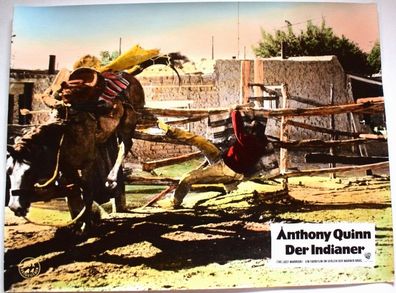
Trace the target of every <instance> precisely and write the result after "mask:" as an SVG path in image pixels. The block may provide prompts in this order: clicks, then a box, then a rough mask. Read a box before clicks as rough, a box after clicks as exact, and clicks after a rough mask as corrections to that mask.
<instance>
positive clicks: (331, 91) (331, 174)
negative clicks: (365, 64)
mask: <svg viewBox="0 0 396 293" xmlns="http://www.w3.org/2000/svg"><path fill="white" fill-rule="evenodd" d="M330 105H332V106H334V86H333V84H332V83H331V84H330ZM330 128H331V130H332V131H333V134H332V135H331V139H332V140H337V136H336V135H335V134H334V131H335V118H334V114H333V115H331V116H330ZM330 155H335V150H334V147H330ZM335 167H336V163H335V162H331V163H329V168H335ZM330 178H332V179H334V178H336V173H330Z"/></svg>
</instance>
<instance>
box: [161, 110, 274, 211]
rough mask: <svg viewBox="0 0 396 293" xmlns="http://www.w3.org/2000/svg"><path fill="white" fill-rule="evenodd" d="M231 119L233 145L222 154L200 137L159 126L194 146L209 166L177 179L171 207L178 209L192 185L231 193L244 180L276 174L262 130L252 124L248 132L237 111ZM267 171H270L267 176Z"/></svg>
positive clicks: (259, 125)
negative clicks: (220, 185) (212, 186)
mask: <svg viewBox="0 0 396 293" xmlns="http://www.w3.org/2000/svg"><path fill="white" fill-rule="evenodd" d="M231 119H232V126H233V130H234V135H235V137H236V141H235V142H234V143H233V144H232V145H231V146H230V147H229V148H228V149H227V150H226V151H225V152H224V153H223V154H222V152H221V151H220V150H219V149H218V148H217V147H216V146H215V145H214V144H212V143H211V142H209V141H208V140H206V139H205V138H204V137H202V136H199V135H196V134H194V133H191V132H187V131H184V130H181V129H178V128H173V127H170V126H169V125H167V124H165V123H163V122H161V121H159V122H158V127H159V128H161V129H162V130H164V131H165V133H166V135H167V136H169V137H172V138H176V139H178V140H181V141H183V142H186V143H188V144H190V145H194V146H196V147H197V148H198V149H200V150H201V152H202V153H203V154H204V155H205V157H206V158H207V160H208V162H209V166H207V167H205V168H203V169H195V170H192V171H190V172H188V173H187V174H185V175H184V176H183V177H182V178H181V179H180V181H179V184H178V186H177V188H176V190H175V193H174V195H173V206H174V207H179V206H180V205H181V203H182V202H183V198H184V197H185V196H186V195H187V193H188V192H189V191H190V188H191V185H192V184H197V183H199V184H217V183H223V184H224V185H225V188H226V190H227V192H230V191H231V189H232V188H235V187H236V185H237V184H238V183H239V182H240V181H242V180H243V179H244V178H252V177H255V176H260V177H262V176H264V175H270V176H271V175H275V174H277V173H278V164H277V161H276V159H275V156H274V151H273V147H272V145H271V143H269V142H268V140H267V137H266V136H265V134H264V131H265V126H264V125H263V124H261V123H260V122H257V121H253V125H252V126H251V131H250V132H248V131H247V130H246V129H245V128H244V125H243V119H242V115H241V113H240V111H238V110H233V111H232V112H231ZM268 170H271V171H270V172H267V171H268Z"/></svg>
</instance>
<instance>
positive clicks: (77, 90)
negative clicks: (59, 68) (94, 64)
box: [61, 67, 105, 105]
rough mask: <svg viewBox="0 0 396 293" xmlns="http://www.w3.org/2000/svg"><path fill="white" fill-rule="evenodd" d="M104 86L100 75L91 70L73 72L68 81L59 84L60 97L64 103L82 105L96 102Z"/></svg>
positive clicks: (84, 69) (83, 69)
mask: <svg viewBox="0 0 396 293" xmlns="http://www.w3.org/2000/svg"><path fill="white" fill-rule="evenodd" d="M104 86H105V82H104V78H103V76H101V74H100V73H99V72H97V71H95V70H94V69H91V68H85V67H82V68H78V69H76V70H74V71H73V72H72V73H71V74H70V77H69V80H68V81H64V82H63V83H62V84H61V97H62V100H63V101H64V102H65V103H69V104H72V105H84V104H88V103H93V102H96V101H97V99H98V97H99V95H100V94H101V93H102V92H103V89H104Z"/></svg>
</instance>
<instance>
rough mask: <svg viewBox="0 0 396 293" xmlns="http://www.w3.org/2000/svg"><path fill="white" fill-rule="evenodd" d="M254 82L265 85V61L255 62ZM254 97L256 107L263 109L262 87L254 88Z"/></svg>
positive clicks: (257, 60)
mask: <svg viewBox="0 0 396 293" xmlns="http://www.w3.org/2000/svg"><path fill="white" fill-rule="evenodd" d="M253 80H254V83H255V84H264V63H263V60H260V59H255V60H254V75H253ZM253 95H254V97H255V100H254V105H255V106H256V108H257V107H263V90H262V88H261V87H260V86H253Z"/></svg>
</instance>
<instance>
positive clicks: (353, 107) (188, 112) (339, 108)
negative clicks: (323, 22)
mask: <svg viewBox="0 0 396 293" xmlns="http://www.w3.org/2000/svg"><path fill="white" fill-rule="evenodd" d="M252 110H253V109H251V108H242V109H240V111H242V112H244V113H246V114H247V115H253V112H252ZM228 111H229V109H226V108H213V109H158V108H143V109H142V114H143V115H145V114H147V115H157V116H162V117H197V116H202V117H208V116H209V115H216V114H222V113H226V112H228ZM381 111H384V103H383V102H381V101H379V102H366V103H360V104H344V105H335V106H323V107H313V108H297V109H293V108H288V109H272V110H268V109H255V110H254V114H255V115H258V116H263V117H281V116H285V117H290V116H325V115H332V114H341V113H348V112H354V113H363V112H364V113H375V112H381Z"/></svg>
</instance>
